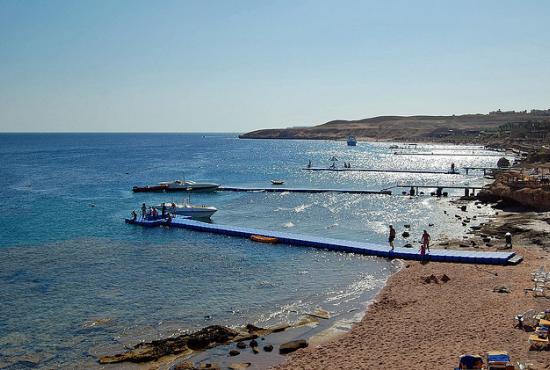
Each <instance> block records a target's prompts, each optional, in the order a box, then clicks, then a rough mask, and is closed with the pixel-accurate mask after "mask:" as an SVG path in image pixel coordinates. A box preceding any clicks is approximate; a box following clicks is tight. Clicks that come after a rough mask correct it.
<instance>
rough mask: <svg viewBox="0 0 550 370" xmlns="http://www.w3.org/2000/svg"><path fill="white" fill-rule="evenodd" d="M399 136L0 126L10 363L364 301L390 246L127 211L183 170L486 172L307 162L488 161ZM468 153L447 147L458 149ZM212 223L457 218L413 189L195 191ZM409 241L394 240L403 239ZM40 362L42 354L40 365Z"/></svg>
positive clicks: (338, 229)
mask: <svg viewBox="0 0 550 370" xmlns="http://www.w3.org/2000/svg"><path fill="white" fill-rule="evenodd" d="M389 145H390V144H388V143H363V142H360V143H359V144H358V146H357V147H355V148H352V147H347V146H346V145H345V142H329V141H304V140H288V141H276V140H260V141H257V140H239V139H238V138H237V137H236V135H234V134H219V135H198V134H162V135H161V134H158V135H155V134H82V135H76V134H31V135H18V134H9V135H0V163H1V165H0V197H1V199H2V209H3V212H0V225H1V227H0V368H2V367H7V368H14V369H15V368H21V367H25V366H31V365H33V364H35V363H37V364H38V367H45V368H52V367H74V366H75V364H80V366H92V365H94V364H95V361H96V356H98V355H101V354H104V353H106V352H108V351H112V350H113V349H121V348H123V346H125V345H133V344H135V343H137V342H139V341H140V340H151V339H155V338H159V337H165V336H168V335H172V334H175V333H179V332H184V331H188V330H196V329H198V328H201V327H203V326H205V325H210V324H214V323H216V324H225V325H242V324H246V323H248V322H252V323H255V324H257V325H268V324H275V323H278V322H282V321H287V320H296V319H298V318H299V317H300V315H301V314H303V313H307V312H312V311H314V310H315V309H316V308H319V307H322V308H324V309H327V310H329V311H331V312H333V313H334V314H335V315H336V316H337V315H339V314H344V313H346V312H349V311H350V310H354V309H357V308H361V307H363V304H364V302H366V301H368V300H369V299H370V298H372V297H373V295H374V294H375V293H376V292H377V291H378V290H379V289H380V287H381V286H382V285H383V283H384V281H385V279H386V278H387V277H388V275H389V274H390V273H391V272H392V271H394V270H395V266H394V265H393V264H392V263H391V262H389V261H386V260H383V259H379V258H374V257H365V256H357V255H352V254H340V253H334V252H327V251H318V250H314V249H308V248H298V247H289V246H283V245H277V246H270V245H263V244H257V243H253V242H251V241H248V240H243V239H236V238H230V237H224V236H217V235H209V234H204V233H197V232H191V231H186V230H170V229H142V228H139V227H133V226H129V225H126V224H124V222H123V217H125V216H128V214H129V212H130V211H131V210H132V209H137V208H138V206H139V204H141V203H142V202H147V203H149V202H155V203H159V202H162V201H173V200H176V201H180V200H181V195H179V194H133V193H132V192H131V190H130V189H131V188H132V186H133V185H145V184H150V183H158V182H159V181H163V180H171V179H178V178H182V177H184V176H185V178H188V179H193V180H205V181H214V182H218V183H221V184H223V185H242V186H270V179H273V178H281V179H284V180H285V181H286V184H285V185H288V186H289V187H306V186H307V187H331V188H332V187H340V188H350V189H372V190H380V189H382V188H386V187H389V186H392V185H395V184H396V183H399V182H415V183H417V184H422V183H426V184H435V183H440V184H451V183H456V184H465V183H470V184H474V183H477V184H479V183H482V181H483V179H482V178H480V177H476V176H467V177H466V176H462V175H459V176H453V175H425V174H424V175H423V174H395V173H394V174H392V173H366V172H362V173H359V172H357V173H353V172H348V173H332V172H309V171H303V170H302V168H303V167H304V166H305V165H306V164H307V162H308V160H310V159H311V160H312V162H313V164H314V165H323V166H328V165H329V164H330V162H329V159H330V158H331V157H332V156H336V157H337V158H338V159H339V162H338V163H342V162H343V161H346V162H351V163H352V166H355V167H371V168H398V169H433V170H438V171H439V170H446V169H448V167H449V165H450V163H451V162H455V164H456V166H457V167H459V168H460V167H462V166H493V165H494V164H495V163H496V160H497V159H498V158H495V157H483V156H479V154H481V153H485V151H483V150H481V149H479V148H473V147H454V146H444V145H438V146H424V147H422V146H419V148H418V150H419V151H421V150H425V151H429V152H438V151H439V152H440V153H445V154H448V155H446V156H434V157H426V156H410V157H409V156H395V155H392V154H391V153H392V152H393V150H390V149H389V148H388V147H389ZM455 150H456V151H457V152H460V153H465V152H466V153H469V152H472V156H462V157H456V158H454V159H453V158H452V156H451V155H452V153H453V151H455ZM191 200H192V202H193V203H198V204H208V205H213V206H215V207H217V208H218V209H219V211H218V212H217V213H216V214H215V215H214V217H213V218H212V222H215V223H222V224H232V225H242V226H254V227H260V228H266V229H272V230H284V231H291V232H295V233H303V234H311V235H322V236H327V237H334V238H343V239H354V240H364V241H369V242H376V243H385V242H386V232H387V225H388V224H390V223H392V224H394V225H397V229H398V231H399V230H402V229H403V227H402V226H403V225H404V224H411V228H412V230H411V233H412V234H413V235H420V232H421V230H422V229H423V228H427V225H428V224H430V223H433V224H434V226H433V227H430V232H431V234H432V236H433V237H441V236H452V235H454V234H457V233H459V232H461V231H462V230H463V229H462V226H461V225H457V224H456V223H455V222H451V220H450V219H449V216H448V215H445V214H444V213H443V210H446V209H449V205H448V202H447V201H444V200H437V199H432V198H430V197H418V198H414V199H411V198H409V197H400V196H382V195H342V194H340V195H339V194H293V193H292V194H288V193H233V192H217V193H209V194H206V193H203V194H193V195H192V199H191ZM404 243H406V241H404V240H403V239H398V244H404ZM33 366H34V365H33Z"/></svg>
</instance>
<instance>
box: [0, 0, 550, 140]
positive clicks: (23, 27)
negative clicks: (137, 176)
mask: <svg viewBox="0 0 550 370" xmlns="http://www.w3.org/2000/svg"><path fill="white" fill-rule="evenodd" d="M498 108H500V109H503V110H511V109H515V110H523V109H531V108H539V109H543V108H544V109H547V108H550V1H547V0H538V1H537V0H522V1H519V0H514V1H507V0H491V1H489V0H487V1H484V0H460V1H457V0H452V1H451V0H449V1H446V0H432V1H425V0H416V1H391V0H388V1H320V0H312V1H299V0H288V1H286V0H280V1H278V0H273V1H259V0H251V1H246V0H240V1H231V0H223V1H222V0H219V1H209V0H198V1H183V0H181V1H136V0H131V1H130V0H128V1H125V0H116V1H112V0H90V1H84V0H83V1H73V0H67V1H56V0H48V1H38V0H28V1H26V0H25V1H23V0H19V1H16V0H11V1H9V0H0V132H4V131H85V132H88V131H169V132H177V131H184V132H185V131H187V132H189V131H198V132H206V131H221V132H244V131H249V130H253V129H257V128H267V127H287V126H295V125H312V124H318V123H323V122H325V121H329V120H332V119H336V118H344V119H360V118H365V117H371V116H376V115H383V114H400V115H412V114H453V113H456V114H459V113H475V112H481V113H485V112H488V111H490V110H496V109H498Z"/></svg>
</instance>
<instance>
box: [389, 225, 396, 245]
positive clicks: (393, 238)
mask: <svg viewBox="0 0 550 370" xmlns="http://www.w3.org/2000/svg"><path fill="white" fill-rule="evenodd" d="M394 240H395V229H394V228H393V225H390V236H389V237H388V242H389V243H390V248H391V250H392V251H393V248H394V245H393V241H394Z"/></svg>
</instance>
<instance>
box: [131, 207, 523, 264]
mask: <svg viewBox="0 0 550 370" xmlns="http://www.w3.org/2000/svg"><path fill="white" fill-rule="evenodd" d="M126 222H127V223H129V224H134V225H139V226H145V227H156V226H159V220H140V219H138V220H136V221H131V220H126ZM160 224H161V225H162V226H168V227H176V228H183V229H190V230H195V231H202V232H209V233H213V234H220V235H227V236H232V237H241V238H247V239H250V238H251V237H252V236H261V237H264V238H266V239H269V240H275V241H276V242H277V243H280V244H286V245H292V246H302V247H311V248H317V249H326V250H332V251H338V252H348V253H356V254H362V255H369V256H379V257H389V258H401V259H405V260H417V261H418V260H421V256H420V254H419V253H418V251H417V250H416V249H413V248H399V247H397V248H395V249H394V250H393V251H390V249H389V247H387V246H381V245H376V244H372V243H364V242H358V241H352V240H341V239H332V238H323V237H317V236H308V235H299V234H292V233H286V232H280V231H270V230H262V229H256V228H250V227H242V226H230V225H218V224H211V223H207V222H201V221H195V220H191V219H189V218H187V217H183V216H175V217H174V218H172V219H171V220H170V221H169V220H167V219H163V220H160ZM251 242H252V241H251ZM270 245H271V244H270ZM424 259H425V260H427V261H434V262H454V263H476V264H488V265H507V264H517V263H519V262H521V260H522V258H521V256H518V255H516V254H515V253H514V252H477V251H459V250H448V249H432V250H431V251H430V252H429V253H427V254H426V256H425V257H424Z"/></svg>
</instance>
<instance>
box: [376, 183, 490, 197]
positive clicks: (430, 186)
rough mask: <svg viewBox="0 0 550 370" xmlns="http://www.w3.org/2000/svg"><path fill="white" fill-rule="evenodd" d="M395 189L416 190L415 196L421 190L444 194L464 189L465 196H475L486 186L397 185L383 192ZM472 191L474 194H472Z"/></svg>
mask: <svg viewBox="0 0 550 370" xmlns="http://www.w3.org/2000/svg"><path fill="white" fill-rule="evenodd" d="M395 188H408V189H415V194H417V195H418V194H419V193H418V190H419V189H439V193H442V192H443V189H464V196H470V195H475V191H476V190H481V189H483V188H484V185H444V184H443V185H441V184H438V185H417V184H397V185H394V186H390V187H389V188H385V189H382V190H381V191H386V190H390V189H395ZM470 190H471V191H472V193H470Z"/></svg>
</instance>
